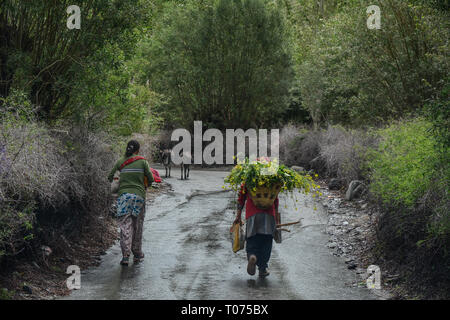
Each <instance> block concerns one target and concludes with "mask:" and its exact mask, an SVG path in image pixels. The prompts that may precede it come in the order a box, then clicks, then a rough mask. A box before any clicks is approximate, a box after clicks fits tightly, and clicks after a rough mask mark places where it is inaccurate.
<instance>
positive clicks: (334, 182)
mask: <svg viewBox="0 0 450 320" xmlns="http://www.w3.org/2000/svg"><path fill="white" fill-rule="evenodd" d="M343 186H344V181H342V180H341V179H336V178H334V179H331V180H330V182H329V183H328V189H330V190H339V189H341V188H342V187H343Z"/></svg>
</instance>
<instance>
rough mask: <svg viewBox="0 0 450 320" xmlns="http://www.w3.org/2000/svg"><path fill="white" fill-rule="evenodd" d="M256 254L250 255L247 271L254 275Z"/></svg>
mask: <svg viewBox="0 0 450 320" xmlns="http://www.w3.org/2000/svg"><path fill="white" fill-rule="evenodd" d="M256 260H257V259H256V256H255V255H254V254H252V255H250V257H249V258H248V264H247V273H248V274H249V275H251V276H253V275H254V274H255V273H256Z"/></svg>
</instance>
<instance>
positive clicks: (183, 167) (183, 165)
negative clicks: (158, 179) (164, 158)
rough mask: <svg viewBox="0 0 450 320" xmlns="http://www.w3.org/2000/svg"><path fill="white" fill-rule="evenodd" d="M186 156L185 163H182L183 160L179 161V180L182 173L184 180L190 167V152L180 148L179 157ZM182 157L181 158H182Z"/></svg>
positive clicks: (187, 176)
mask: <svg viewBox="0 0 450 320" xmlns="http://www.w3.org/2000/svg"><path fill="white" fill-rule="evenodd" d="M183 156H184V157H186V158H187V163H184V161H183V162H182V163H181V165H180V168H181V180H183V175H184V180H187V178H189V173H190V171H191V169H190V163H191V159H192V157H191V153H190V152H189V151H184V152H183V151H181V150H180V157H183ZM184 157H183V159H184Z"/></svg>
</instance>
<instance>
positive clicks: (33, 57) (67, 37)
mask: <svg viewBox="0 0 450 320" xmlns="http://www.w3.org/2000/svg"><path fill="white" fill-rule="evenodd" d="M72 4H73V3H72V2H71V1H66V0H63V1H56V2H55V1H30V0H26V1H16V0H4V1H2V8H1V10H0V34H2V35H4V37H2V40H1V41H0V57H1V60H2V63H1V64H0V80H1V81H0V96H3V97H7V96H8V95H9V94H10V91H11V90H13V89H18V90H23V91H24V92H26V93H28V94H29V96H30V97H31V102H32V103H33V105H38V106H40V109H39V115H40V116H41V117H42V118H46V119H48V120H56V119H57V118H58V117H60V116H61V115H62V114H63V113H64V112H65V111H66V109H67V108H68V106H70V105H71V104H72V101H71V99H72V98H73V97H74V96H77V95H78V94H79V93H80V91H78V89H79V88H80V86H82V84H80V81H83V78H84V76H86V77H87V79H86V80H89V74H90V73H91V72H95V71H98V70H95V71H94V70H92V69H91V67H92V63H95V62H98V61H99V60H101V61H102V62H103V64H104V65H107V67H105V66H102V68H103V70H107V69H108V68H110V69H117V68H118V67H119V66H120V65H119V64H117V60H114V59H111V55H113V54H115V52H112V51H108V50H105V48H108V47H112V48H118V49H120V54H124V55H125V57H130V56H131V54H132V53H133V50H134V45H135V43H136V41H137V37H138V34H139V31H140V30H142V29H143V28H142V27H143V25H144V24H145V23H146V22H147V21H149V19H150V18H151V12H152V10H151V5H152V2H151V1H148V0H93V1H79V2H78V3H77V4H78V5H79V6H80V9H81V30H76V29H74V30H69V29H68V28H67V27H66V21H67V18H68V15H67V14H66V9H67V7H68V6H69V5H72ZM103 80H104V78H103ZM87 83H89V82H87ZM85 84H86V83H85ZM101 94H102V92H101V91H100V90H99V91H97V95H99V96H100V95H101ZM84 103H86V104H90V103H92V101H84Z"/></svg>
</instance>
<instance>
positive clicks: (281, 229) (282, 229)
mask: <svg viewBox="0 0 450 320" xmlns="http://www.w3.org/2000/svg"><path fill="white" fill-rule="evenodd" d="M277 229H278V230H280V231H287V232H291V230H288V229H284V228H277Z"/></svg>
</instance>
